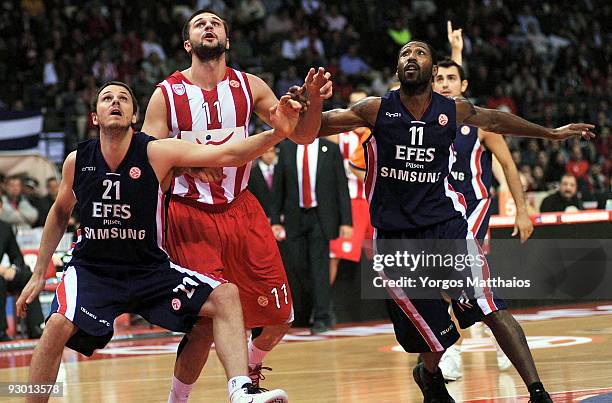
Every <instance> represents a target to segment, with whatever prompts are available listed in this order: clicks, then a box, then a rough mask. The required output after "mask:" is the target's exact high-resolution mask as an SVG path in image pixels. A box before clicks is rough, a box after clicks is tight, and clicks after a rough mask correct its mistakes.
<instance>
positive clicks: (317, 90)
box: [247, 67, 332, 144]
mask: <svg viewBox="0 0 612 403" xmlns="http://www.w3.org/2000/svg"><path fill="white" fill-rule="evenodd" d="M329 77H330V74H329V73H326V72H325V69H323V68H322V67H319V70H318V71H315V69H312V68H311V69H310V70H309V72H308V75H307V76H306V79H305V80H304V86H303V87H302V88H301V89H300V90H301V91H302V93H303V92H304V91H306V92H307V96H308V107H307V108H304V110H305V111H304V112H303V113H302V115H301V116H300V119H299V121H298V123H297V126H296V128H295V131H294V133H293V134H291V135H290V136H289V139H291V140H293V141H294V142H296V143H298V144H310V143H312V141H313V140H314V139H315V138H316V137H317V132H318V131H319V128H320V126H321V110H322V108H323V101H324V99H326V98H328V97H330V96H331V85H332V83H331V81H330V80H329ZM247 78H248V80H249V85H250V86H251V92H252V93H253V105H254V109H255V113H257V116H259V117H260V118H261V119H262V120H263V121H264V122H266V123H267V124H270V120H269V117H268V110H269V109H270V107H271V106H272V105H274V104H275V103H276V102H278V100H277V99H276V95H274V93H273V92H272V89H270V87H269V86H268V85H267V84H266V83H265V82H264V81H263V80H262V79H261V78H259V77H257V76H254V75H252V74H247ZM299 95H302V94H299Z"/></svg>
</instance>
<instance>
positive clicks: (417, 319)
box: [318, 41, 594, 403]
mask: <svg viewBox="0 0 612 403" xmlns="http://www.w3.org/2000/svg"><path fill="white" fill-rule="evenodd" d="M436 73H437V66H435V60H434V52H433V50H432V48H431V46H430V45H429V44H427V43H426V42H422V41H411V42H408V43H407V44H406V45H404V46H403V47H402V48H401V50H400V51H399V55H398V61H397V75H398V78H399V80H400V83H401V85H400V88H399V90H396V91H390V92H388V93H387V94H386V95H384V96H383V97H368V98H365V99H364V100H362V101H360V102H357V103H356V104H355V105H352V106H351V107H350V108H348V109H335V110H332V111H328V112H324V113H323V117H322V120H321V130H320V131H319V134H318V135H319V136H328V135H330V134H334V133H338V132H342V131H348V130H352V129H354V128H357V127H369V128H371V129H372V135H371V136H370V138H369V139H368V141H367V142H366V143H365V144H364V149H365V153H366V162H367V170H366V194H367V197H368V200H369V202H370V217H371V221H372V226H373V227H374V228H375V230H376V240H377V248H381V249H382V248H384V247H385V244H384V243H383V242H380V243H379V242H378V240H385V239H413V240H414V239H449V240H459V239H466V240H468V241H464V244H468V243H469V242H470V240H473V238H474V236H473V234H472V233H471V231H470V230H469V229H468V225H467V221H466V217H465V214H466V206H465V201H464V200H463V197H462V195H461V194H460V193H457V192H455V191H454V189H453V188H452V186H450V184H449V182H448V175H449V171H450V167H451V166H452V163H453V159H454V153H453V152H452V144H453V141H454V139H455V135H456V128H457V126H458V125H460V124H467V125H471V126H476V127H479V128H482V129H484V130H487V131H491V132H495V133H500V134H505V135H510V134H512V135H522V136H529V137H537V138H546V139H555V140H562V139H566V138H569V137H574V136H577V137H583V138H585V139H590V138H593V137H594V135H593V134H592V133H591V132H590V129H592V128H593V126H592V125H589V124H582V123H579V124H570V125H567V126H564V127H561V128H557V129H549V128H545V127H542V126H539V125H536V124H534V123H531V122H528V121H526V120H524V119H521V118H519V117H517V116H515V115H512V114H509V113H505V112H501V111H498V110H490V109H484V108H479V107H476V106H474V105H472V104H471V103H470V102H468V101H467V100H465V99H463V98H458V99H455V100H452V99H450V98H446V97H444V96H442V95H440V94H437V93H434V92H433V90H432V78H433V76H434V75H435V74H436ZM471 242H474V241H471ZM383 250H384V249H383ZM478 254H479V255H481V257H482V253H481V252H480V251H479V252H478ZM468 267H469V269H470V270H465V272H470V273H467V274H469V275H471V276H478V277H479V278H480V279H486V278H488V277H487V276H488V275H489V273H488V267H487V265H486V260H485V261H484V262H483V264H481V265H480V266H478V265H471V266H468ZM458 273H459V272H458ZM387 290H388V292H389V293H390V295H391V297H392V300H387V307H388V310H389V314H390V317H391V320H392V322H393V325H394V330H395V334H396V338H397V340H398V342H399V343H400V344H401V345H402V347H403V348H404V349H405V350H406V351H407V352H414V353H423V354H422V355H423V361H424V362H423V363H421V364H418V365H417V366H416V367H415V368H414V371H413V376H414V379H415V381H416V382H417V384H418V385H419V387H420V388H421V391H422V392H423V396H424V401H425V402H453V401H454V400H453V398H452V397H451V396H450V395H449V394H448V391H447V390H446V386H445V384H444V379H443V377H442V374H441V372H440V369H439V368H438V362H439V361H440V357H441V356H442V354H443V353H444V351H445V350H446V349H447V348H448V347H450V346H452V345H453V344H454V343H455V342H456V341H457V339H458V338H459V333H458V331H457V329H456V325H455V324H454V323H453V322H452V320H451V318H450V316H449V313H448V310H447V305H446V304H445V303H444V301H443V299H442V298H441V296H440V298H438V299H433V300H432V299H416V298H411V297H410V296H409V295H410V294H411V292H413V291H411V290H410V289H403V288H388V289H387ZM434 291H435V290H434ZM453 291H454V292H455V293H454V294H453V295H451V297H453V298H454V299H453V309H454V311H455V315H456V316H457V318H458V320H459V324H460V325H461V327H462V328H466V327H469V326H471V325H472V324H474V323H475V322H477V321H483V322H484V323H486V324H487V325H488V326H489V327H490V328H491V330H492V331H493V334H494V335H495V338H496V339H497V341H498V342H499V344H500V346H501V347H502V349H503V350H504V352H505V353H506V354H507V355H508V357H509V358H510V360H511V361H512V363H513V364H514V366H515V367H516V369H517V370H518V372H519V374H520V375H521V377H522V379H523V381H524V382H525V384H526V385H527V387H528V389H529V392H530V395H531V401H532V402H538V403H539V402H552V400H551V399H550V396H549V395H548V393H547V392H546V391H545V389H544V386H543V385H542V383H541V382H540V379H539V376H538V373H537V371H536V367H535V364H534V362H533V358H532V356H531V352H530V351H529V347H528V346H527V341H526V339H525V335H524V333H523V330H522V329H521V327H520V325H519V324H518V322H517V321H516V320H515V319H514V318H513V317H512V315H511V314H510V313H508V311H507V310H505V309H504V308H505V305H504V302H503V301H502V300H500V299H498V298H496V297H495V295H494V293H493V291H492V290H491V289H489V288H487V287H483V288H480V289H478V288H475V287H474V288H470V287H464V288H463V289H462V290H453Z"/></svg>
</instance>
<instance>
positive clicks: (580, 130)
mask: <svg viewBox="0 0 612 403" xmlns="http://www.w3.org/2000/svg"><path fill="white" fill-rule="evenodd" d="M455 104H456V105H457V124H461V123H465V124H468V125H471V126H476V127H479V128H481V129H484V130H486V131H488V132H493V133H499V134H503V135H507V136H525V137H537V138H543V139H551V140H565V139H567V138H569V137H573V136H577V137H582V138H584V139H585V140H590V139H592V138H594V137H595V134H593V133H591V132H590V130H591V129H592V128H594V127H595V126H593V125H591V124H587V123H572V124H569V125H565V126H563V127H559V128H556V129H550V128H547V127H544V126H540V125H538V124H535V123H531V122H529V121H527V120H525V119H523V118H520V117H518V116H516V115H513V114H511V113H507V112H502V111H499V110H497V109H486V108H480V107H478V106H474V104H472V103H471V102H469V101H468V100H467V99H465V98H455Z"/></svg>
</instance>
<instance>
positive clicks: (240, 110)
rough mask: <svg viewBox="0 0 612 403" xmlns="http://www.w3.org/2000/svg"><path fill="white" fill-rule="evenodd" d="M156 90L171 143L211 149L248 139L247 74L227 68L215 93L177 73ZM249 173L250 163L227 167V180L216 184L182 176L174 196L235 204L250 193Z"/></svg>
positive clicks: (175, 184) (250, 106) (250, 103)
mask: <svg viewBox="0 0 612 403" xmlns="http://www.w3.org/2000/svg"><path fill="white" fill-rule="evenodd" d="M157 86H158V87H159V88H161V90H162V93H163V94H164V98H165V101H166V111H167V119H168V122H167V123H168V128H170V134H169V135H170V136H171V137H177V138H183V139H184V140H187V141H192V142H197V143H200V144H212V145H221V144H225V143H231V142H235V141H241V140H242V139H245V138H246V137H248V135H249V131H248V127H249V120H250V118H251V113H252V112H253V95H252V94H251V88H250V86H249V82H248V79H247V76H246V74H245V73H244V72H241V71H237V70H234V69H232V68H230V67H228V68H227V72H226V73H225V77H224V78H223V80H221V81H220V82H219V84H217V86H216V87H215V88H214V89H212V90H211V91H207V90H204V89H202V88H200V87H198V86H197V85H195V84H193V83H191V82H190V81H189V80H188V79H187V78H186V77H185V76H184V75H183V74H182V73H181V72H179V71H176V72H175V73H174V74H172V75H171V76H170V77H168V78H166V79H165V80H164V81H162V82H161V83H160V84H158V85H157ZM250 172H251V162H249V163H248V164H246V165H243V166H241V167H224V168H223V174H224V175H225V177H224V178H223V179H222V180H220V181H218V182H212V183H206V182H202V181H200V180H199V179H195V178H193V177H191V176H190V175H187V174H185V175H181V176H179V177H176V178H175V179H174V182H173V186H172V193H173V194H175V195H177V196H181V197H185V198H189V199H193V200H197V201H199V202H201V203H205V204H227V203H231V202H232V201H233V200H234V199H235V198H236V197H237V196H238V195H239V194H240V192H242V191H243V190H244V189H245V188H246V187H247V184H248V182H249V174H250Z"/></svg>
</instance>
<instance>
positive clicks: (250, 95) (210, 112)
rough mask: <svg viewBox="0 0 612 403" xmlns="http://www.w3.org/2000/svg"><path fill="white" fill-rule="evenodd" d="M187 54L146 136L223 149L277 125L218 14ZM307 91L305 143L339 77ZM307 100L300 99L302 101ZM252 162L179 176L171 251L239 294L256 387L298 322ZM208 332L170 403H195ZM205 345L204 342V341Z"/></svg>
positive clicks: (192, 30) (154, 104) (190, 26)
mask: <svg viewBox="0 0 612 403" xmlns="http://www.w3.org/2000/svg"><path fill="white" fill-rule="evenodd" d="M182 35H183V40H184V42H183V46H184V48H185V50H186V51H187V53H189V54H190V55H191V66H190V67H189V68H188V69H186V70H184V71H180V72H179V71H177V72H175V73H174V74H172V75H171V76H170V77H168V78H167V79H166V80H164V81H163V82H162V83H160V84H159V85H158V86H157V89H156V90H155V92H154V93H153V95H152V97H151V100H150V102H149V105H148V107H147V112H146V116H145V122H144V125H143V131H145V132H146V133H148V134H151V135H153V136H155V137H158V138H165V137H177V138H182V139H187V140H190V141H193V142H197V143H203V144H213V145H220V144H223V143H232V142H238V141H244V139H245V138H247V137H248V136H249V132H248V128H249V122H250V118H251V114H252V113H253V112H255V113H256V114H257V115H258V116H259V117H260V118H261V119H262V120H263V121H264V122H266V123H268V124H269V123H270V119H269V114H268V109H269V108H270V107H271V106H272V105H274V104H276V103H277V102H278V100H277V98H276V96H275V95H274V93H273V92H272V90H271V89H270V87H268V85H267V84H266V83H265V82H264V81H263V80H262V79H260V78H259V77H256V76H254V75H252V74H248V73H245V72H241V71H238V70H235V69H233V68H230V67H228V66H227V64H226V52H227V51H228V50H229V48H230V41H229V38H228V35H229V32H228V27H227V24H226V22H225V21H224V20H223V19H222V18H221V17H219V16H218V15H217V14H215V13H212V12H208V11H206V10H199V11H196V12H195V13H194V14H193V15H192V16H191V17H190V18H189V19H188V20H187V21H186V23H185V25H184V26H183V31H182ZM303 89H304V90H305V92H306V95H308V96H309V98H310V99H309V102H310V104H309V108H308V109H307V111H306V112H305V113H304V114H303V115H302V116H301V118H300V120H299V122H298V126H297V127H296V130H295V131H294V133H298V134H299V135H298V134H294V135H292V136H291V137H290V138H291V139H292V140H294V141H296V142H302V141H301V139H302V138H303V137H306V138H309V137H314V136H315V135H316V133H317V131H318V130H319V127H320V118H321V108H322V103H323V99H324V98H327V97H329V96H331V81H329V73H326V72H325V70H324V69H323V68H319V69H318V71H315V69H310V71H309V73H308V76H307V77H306V80H305V83H304V87H303ZM298 95H299V94H298ZM250 171H251V162H249V163H247V164H245V165H242V166H240V167H224V168H223V171H222V175H217V174H216V173H215V171H206V172H205V175H204V176H205V179H206V181H204V180H201V179H200V177H201V176H200V174H199V173H198V175H196V174H194V175H188V174H183V175H180V176H177V177H176V178H175V180H174V182H173V186H172V196H171V197H170V201H169V209H168V219H167V228H166V242H165V247H166V250H167V251H168V254H169V255H170V257H171V258H172V259H174V260H175V261H176V262H177V263H179V264H181V265H185V266H188V267H192V268H194V269H195V270H197V271H199V272H201V273H206V274H212V275H215V276H218V277H222V278H224V279H226V280H229V281H230V282H232V283H234V284H236V285H237V286H238V288H239V290H240V298H241V302H242V308H243V311H244V318H245V326H246V327H247V328H249V329H253V331H252V337H251V339H250V340H249V344H248V352H249V368H250V376H251V379H252V380H253V383H254V384H255V385H257V386H258V384H259V380H260V379H261V378H262V375H261V370H262V369H263V368H265V369H269V368H266V367H262V361H263V358H264V357H265V355H266V354H267V353H268V352H269V351H270V350H272V349H273V348H274V346H275V345H276V344H278V343H279V342H280V340H281V339H282V338H283V336H284V335H285V334H286V333H287V331H288V330H289V327H290V326H291V322H292V321H293V306H292V301H291V293H290V290H289V283H288V281H287V277H286V274H285V270H284V267H283V263H282V260H281V256H280V253H279V251H278V246H277V244H276V241H275V238H274V236H273V234H272V231H271V228H270V224H269V221H268V219H267V217H266V215H265V213H264V211H263V209H262V208H261V206H260V205H259V202H258V201H257V199H256V198H255V197H254V196H253V195H252V194H251V193H250V192H249V191H248V190H247V189H246V186H247V184H248V180H249V173H250ZM196 326H201V327H204V328H205V329H206V330H205V331H203V332H197V335H198V336H195V334H196V333H194V334H191V335H186V336H185V337H184V338H183V340H182V341H181V343H180V345H179V348H178V353H177V360H176V365H175V372H174V377H173V381H172V390H171V392H170V397H169V401H171V402H174V401H176V402H178V401H185V400H186V399H187V397H188V396H189V393H190V391H191V389H192V387H193V384H194V383H195V381H196V380H197V378H198V377H199V375H200V372H201V370H202V368H203V366H204V364H205V363H206V360H207V357H208V354H209V350H210V346H211V344H212V341H213V340H212V335H213V329H212V322H211V321H209V320H206V319H201V320H200V321H199V322H198V323H197V324H196ZM199 335H204V339H200V340H198V339H197V338H200V336H199Z"/></svg>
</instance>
